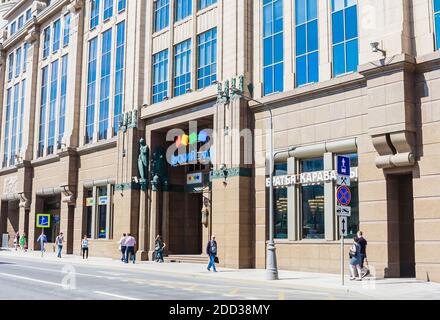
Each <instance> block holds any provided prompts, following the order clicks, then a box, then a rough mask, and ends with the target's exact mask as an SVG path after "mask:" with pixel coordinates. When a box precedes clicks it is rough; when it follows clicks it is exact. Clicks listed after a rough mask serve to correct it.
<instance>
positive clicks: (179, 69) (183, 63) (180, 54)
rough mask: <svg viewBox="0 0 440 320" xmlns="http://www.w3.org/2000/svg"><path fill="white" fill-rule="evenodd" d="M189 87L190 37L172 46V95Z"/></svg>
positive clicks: (180, 93) (185, 90)
mask: <svg viewBox="0 0 440 320" xmlns="http://www.w3.org/2000/svg"><path fill="white" fill-rule="evenodd" d="M190 87H191V39H189V40H186V41H183V42H181V43H179V44H177V45H176V46H175V47H174V96H175V97H177V96H180V95H182V94H185V93H186V92H187V90H188V89H189V88H190Z"/></svg>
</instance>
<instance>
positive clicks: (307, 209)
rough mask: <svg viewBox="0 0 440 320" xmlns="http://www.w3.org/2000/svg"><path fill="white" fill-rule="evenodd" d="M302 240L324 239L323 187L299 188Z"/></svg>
mask: <svg viewBox="0 0 440 320" xmlns="http://www.w3.org/2000/svg"><path fill="white" fill-rule="evenodd" d="M301 193H302V213H303V219H302V220H303V224H302V225H303V228H302V229H303V239H324V235H325V234H324V186H323V185H309V186H303V187H301Z"/></svg>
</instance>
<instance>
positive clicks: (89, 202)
mask: <svg viewBox="0 0 440 320" xmlns="http://www.w3.org/2000/svg"><path fill="white" fill-rule="evenodd" d="M85 196H86V235H87V238H92V221H93V220H92V219H93V206H94V205H95V199H94V198H93V189H86V190H85Z"/></svg>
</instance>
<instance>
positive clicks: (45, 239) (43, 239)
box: [37, 231, 47, 257]
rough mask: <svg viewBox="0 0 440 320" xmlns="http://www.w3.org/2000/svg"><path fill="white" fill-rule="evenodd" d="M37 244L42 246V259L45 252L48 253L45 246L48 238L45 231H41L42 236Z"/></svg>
mask: <svg viewBox="0 0 440 320" xmlns="http://www.w3.org/2000/svg"><path fill="white" fill-rule="evenodd" d="M37 242H38V243H39V244H40V251H41V257H43V255H44V252H45V251H46V248H45V244H46V243H47V237H46V235H45V234H44V231H41V234H40V236H39V237H38V239H37Z"/></svg>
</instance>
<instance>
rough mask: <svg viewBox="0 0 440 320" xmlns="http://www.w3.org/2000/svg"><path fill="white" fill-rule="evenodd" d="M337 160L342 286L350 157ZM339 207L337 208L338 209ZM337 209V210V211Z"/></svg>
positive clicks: (339, 157)
mask: <svg viewBox="0 0 440 320" xmlns="http://www.w3.org/2000/svg"><path fill="white" fill-rule="evenodd" d="M336 162H337V174H338V175H337V185H338V189H337V198H338V200H337V202H338V206H337V208H336V212H337V214H338V216H339V236H340V237H341V283H342V286H344V274H345V268H344V238H345V235H346V234H347V229H348V217H349V216H351V208H349V205H350V202H351V192H350V159H349V158H348V157H342V156H338V157H337V159H336ZM338 207H339V210H338ZM338 211H339V212H338Z"/></svg>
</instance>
